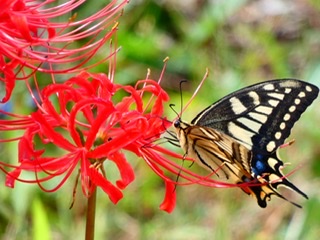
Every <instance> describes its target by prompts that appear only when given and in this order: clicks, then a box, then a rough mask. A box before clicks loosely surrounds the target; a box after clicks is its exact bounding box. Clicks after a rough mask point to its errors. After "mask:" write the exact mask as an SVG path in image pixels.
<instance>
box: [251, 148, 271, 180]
mask: <svg viewBox="0 0 320 240" xmlns="http://www.w3.org/2000/svg"><path fill="white" fill-rule="evenodd" d="M267 158H268V157H266V156H265V155H263V154H260V153H258V154H255V155H254V156H253V158H252V162H251V163H252V165H251V168H252V172H253V173H254V175H256V176H258V175H262V174H263V173H265V172H267V169H268V167H269V166H268V164H267V163H266V160H267Z"/></svg>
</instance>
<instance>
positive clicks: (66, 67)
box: [0, 0, 128, 102]
mask: <svg viewBox="0 0 320 240" xmlns="http://www.w3.org/2000/svg"><path fill="white" fill-rule="evenodd" d="M52 2H53V1H52V0H46V1H34V0H2V1H1V4H0V6H1V10H0V54H1V56H0V69H1V70H0V71H1V73H2V74H1V75H3V76H2V77H1V78H0V81H2V82H4V83H5V85H6V95H5V97H4V98H3V99H2V102H5V101H7V100H8V99H9V97H10V94H11V91H12V89H13V87H14V81H15V80H21V79H22V80H23V79H28V78H29V76H31V75H32V74H30V71H25V69H26V68H30V69H32V71H41V72H47V73H67V72H68V73H70V72H80V71H81V70H84V69H88V68H89V67H92V66H93V65H97V64H99V63H101V62H102V61H105V60H106V59H107V58H108V54H106V57H105V58H104V59H102V60H101V61H98V62H95V63H94V64H90V63H89V64H87V66H85V64H86V63H87V62H88V61H89V60H90V59H91V57H92V56H93V55H95V53H96V52H97V51H98V49H99V48H100V47H101V46H103V45H104V44H105V42H106V41H107V40H109V39H110V37H111V36H112V35H113V33H114V32H115V31H116V26H117V23H116V22H115V21H116V20H117V18H118V17H119V16H120V14H121V9H122V8H123V7H124V5H125V4H127V3H128V0H123V1H122V2H120V3H119V4H117V1H116V0H113V1H111V2H110V3H109V4H107V5H106V6H105V7H103V8H102V9H101V10H100V11H98V12H96V13H94V14H92V15H90V16H89V17H86V18H83V19H79V18H80V17H81V16H80V17H79V16H77V15H74V16H72V17H71V18H70V16H69V14H70V12H72V11H75V10H76V8H78V7H79V6H82V5H84V4H85V2H86V1H85V0H77V1H76V0H70V1H67V2H65V3H63V4H60V5H58V6H52V5H51V4H52ZM85 6H86V5H84V6H83V7H85ZM56 19H63V20H59V21H58V20H56ZM75 43H76V44H75ZM80 43H81V45H80V46H79V44H80ZM111 54H113V53H111Z"/></svg>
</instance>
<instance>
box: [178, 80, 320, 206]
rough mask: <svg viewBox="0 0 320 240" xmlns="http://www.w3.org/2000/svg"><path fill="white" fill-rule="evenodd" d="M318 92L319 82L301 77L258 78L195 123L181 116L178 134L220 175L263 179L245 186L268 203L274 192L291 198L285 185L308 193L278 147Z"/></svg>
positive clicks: (192, 154) (191, 153) (238, 179)
mask: <svg viewBox="0 0 320 240" xmlns="http://www.w3.org/2000/svg"><path fill="white" fill-rule="evenodd" d="M318 92H319V89H318V88H317V87H316V86H314V85H312V84H309V83H306V82H302V81H300V80H295V79H281V80H270V81H265V82H262V83H258V84H255V85H252V86H249V87H246V88H243V89H241V90H238V91H236V92H233V93H231V94H229V95H227V96H226V97H224V98H222V99H221V100H219V101H217V102H216V103H214V104H212V105H211V106H209V107H207V108H206V109H204V110H203V111H202V112H200V113H199V114H198V115H197V116H196V117H195V118H194V119H193V120H192V122H191V124H188V123H185V122H183V121H182V120H181V119H180V118H179V119H178V120H176V121H175V122H174V127H175V129H176V133H177V138H178V139H179V142H180V146H181V147H182V149H183V150H184V152H185V154H186V155H188V156H189V157H192V158H193V159H194V160H195V161H196V162H197V163H198V164H199V165H201V166H203V167H204V168H207V169H209V170H211V171H215V170H217V169H218V171H217V172H216V173H217V175H218V176H220V175H224V177H226V178H227V179H229V180H230V181H231V182H232V183H236V184H241V183H246V182H250V183H258V184H257V185H248V186H245V185H243V184H242V186H245V187H241V188H242V190H243V191H244V192H245V193H247V194H249V195H252V196H253V197H255V198H256V199H257V202H258V204H259V206H260V207H262V208H264V207H266V206H267V200H268V201H269V200H270V199H271V195H276V196H278V197H280V198H282V199H285V200H287V201H289V200H288V199H286V198H285V197H284V196H282V195H281V194H280V193H279V192H278V190H277V188H278V187H279V186H285V187H287V188H289V189H291V190H293V191H295V192H297V193H299V194H300V195H302V196H303V197H305V198H308V197H307V195H306V194H305V193H303V192H302V191H301V190H299V189H298V188H297V187H296V186H295V185H293V184H292V183H291V182H290V181H289V180H288V179H287V178H286V177H285V176H284V175H283V173H282V172H281V168H282V167H283V165H284V164H283V162H282V161H281V160H280V158H279V156H278V153H277V150H278V148H279V147H281V145H283V144H284V141H285V139H286V138H287V137H288V136H289V135H290V131H291V128H292V127H293V125H294V123H295V122H296V121H297V120H298V119H299V118H300V116H301V114H302V113H303V112H304V111H305V110H306V108H307V107H308V106H309V105H310V104H311V103H312V102H313V101H314V100H315V99H316V97H317V96H318ZM289 202H290V201H289ZM291 203H292V204H294V205H295V206H298V207H300V206H299V205H298V204H296V203H293V202H291Z"/></svg>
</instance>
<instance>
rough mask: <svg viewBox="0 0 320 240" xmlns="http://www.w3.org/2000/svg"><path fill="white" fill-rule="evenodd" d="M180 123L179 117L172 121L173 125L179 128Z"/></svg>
mask: <svg viewBox="0 0 320 240" xmlns="http://www.w3.org/2000/svg"><path fill="white" fill-rule="evenodd" d="M180 124H181V121H180V119H178V120H177V121H175V122H174V123H173V126H174V127H175V128H180Z"/></svg>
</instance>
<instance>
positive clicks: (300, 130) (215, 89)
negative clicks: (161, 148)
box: [0, 0, 320, 240]
mask: <svg viewBox="0 0 320 240" xmlns="http://www.w3.org/2000/svg"><path fill="white" fill-rule="evenodd" d="M97 2H98V1H97ZM101 4H102V3H101ZM88 8H99V4H98V3H97V4H96V5H94V4H91V5H88V6H86V8H79V9H78V15H81V14H85V13H86V12H87V11H88ZM90 10H91V11H93V10H94V9H90ZM119 22H120V25H119V31H118V34H117V38H118V45H119V46H121V51H120V52H119V54H118V57H117V58H118V61H117V72H116V78H115V79H116V82H118V83H121V84H134V83H135V82H136V81H137V80H139V79H144V78H145V76H146V73H147V69H148V68H150V69H151V76H152V78H153V79H158V77H159V74H160V71H161V69H162V66H163V62H162V61H163V59H164V58H165V57H167V56H169V57H170V60H169V62H168V67H167V70H166V73H165V75H164V79H163V84H162V86H163V87H164V88H165V90H167V91H168V92H169V93H170V96H171V100H170V103H174V104H176V106H177V107H176V108H177V109H180V103H181V102H180V95H179V82H180V81H181V80H188V84H186V85H184V86H183V97H184V103H186V102H187V101H188V99H189V98H190V96H191V94H192V92H193V91H194V90H195V89H196V87H197V85H198V84H199V82H200V80H201V79H202V76H203V75H204V73H205V69H206V68H209V71H210V75H209V78H208V79H207V80H206V82H205V84H204V86H203V88H202V89H201V90H200V92H199V94H198V95H197V96H196V98H195V99H194V101H193V102H192V104H191V105H190V106H189V107H188V109H187V110H186V112H185V113H184V115H183V119H184V120H186V121H191V120H192V118H193V117H194V116H195V115H196V113H198V112H199V111H201V110H202V109H203V108H205V107H206V106H208V105H210V104H211V103H213V102H214V101H216V100H218V99H219V98H221V97H223V96H224V95H226V94H228V93H230V92H232V91H235V90H237V89H239V88H241V87H244V86H247V85H249V84H253V83H257V82H260V81H263V80H268V79H274V78H286V77H292V78H298V79H303V80H305V81H308V82H311V83H313V84H315V85H317V86H318V87H319V86H320V1H318V0H292V1H289V0H256V1H249V0H207V1H206V0H171V1H170V0H162V1H160V0H153V1H152V0H140V1H138V0H131V1H130V3H129V4H128V6H127V7H126V8H125V11H124V14H123V16H122V17H121V18H120V19H119ZM96 71H101V72H106V71H107V66H106V65H101V66H100V67H99V68H97V69H96ZM318 107H319V100H316V101H315V102H314V104H313V105H312V106H311V107H310V108H309V109H308V110H307V112H306V113H305V114H304V115H303V116H302V118H301V119H300V121H299V122H298V123H297V124H296V126H295V127H294V129H293V131H292V134H291V136H290V139H295V140H296V142H295V144H294V145H293V146H290V147H288V148H285V149H282V150H281V151H280V155H281V157H282V159H284V160H285V161H288V162H291V163H292V166H291V167H290V166H289V167H287V169H288V170H292V169H293V168H294V167H297V166H300V165H301V166H302V168H301V169H299V170H298V171H297V172H296V173H295V174H294V175H292V176H291V177H290V179H291V180H292V182H293V183H295V184H296V185H297V186H298V187H299V188H300V189H301V190H303V191H304V192H306V193H307V194H308V196H309V198H310V199H309V200H305V199H302V198H300V197H299V196H298V195H297V194H295V193H291V192H289V191H286V189H281V192H282V193H284V195H286V196H287V197H288V198H290V199H291V200H292V201H295V202H297V203H299V204H301V205H302V206H303V209H298V208H296V207H294V206H292V205H291V204H289V203H287V202H285V201H283V200H281V199H279V198H276V197H273V198H272V201H271V202H269V204H268V207H267V208H266V209H261V208H259V206H258V205H257V203H256V202H255V200H254V199H252V198H250V197H249V196H247V195H245V194H244V193H243V192H242V191H241V190H239V189H212V188H205V187H202V186H197V185H194V186H188V187H181V186H180V187H178V188H177V190H176V191H177V206H176V209H175V210H174V211H173V213H171V214H167V213H165V212H162V211H160V210H159V204H160V203H161V201H162V199H163V196H164V185H163V182H162V180H161V179H160V178H159V177H158V176H156V175H155V174H154V173H153V172H152V171H151V170H150V169H149V168H148V166H147V165H146V164H145V163H144V161H143V160H142V159H137V158H136V157H135V156H131V155H130V156H128V158H130V162H132V164H133V166H134V168H135V171H136V180H135V181H134V183H133V184H131V185H130V186H129V187H128V188H127V189H126V190H125V191H124V194H125V197H124V199H123V200H121V201H120V202H119V203H118V204H117V205H116V206H115V205H113V204H112V203H111V202H110V201H109V199H108V197H107V196H106V195H105V194H104V193H103V192H101V191H99V192H98V206H97V216H96V218H97V223H96V239H115V240H122V239H123V240H124V239H125V240H131V239H132V240H135V239H159V240H160V239H161V240H162V239H173V240H180V239H181V240H182V239H188V240H189V239H190V240H204V239H259V240H260V239H261V240H263V239H286V240H292V239H319V236H320V210H319V209H320V191H319V189H320V149H319V140H320V128H319V127H318V125H317V123H319V122H318V121H320V112H319V111H318ZM166 109H167V115H168V116H169V118H170V119H173V118H174V117H175V113H173V111H172V110H171V109H170V108H169V106H167V107H166ZM3 146H4V145H2V146H1V151H2V152H9V154H8V155H7V156H6V157H8V158H15V157H16V156H15V155H16V150H15V149H16V148H15V146H14V145H12V146H11V145H10V146H6V147H7V148H9V150H3V148H4V147H3ZM172 149H175V150H176V151H179V152H181V150H180V149H178V148H172ZM2 158H4V155H3V154H2ZM192 167H193V168H195V169H196V167H195V166H192ZM0 180H1V182H3V181H4V174H2V173H1V174H0ZM73 186H74V182H73V181H69V182H68V184H65V185H64V186H63V187H62V188H61V189H60V190H59V191H57V192H55V193H52V194H49V193H44V192H42V191H41V190H40V189H39V188H38V187H37V186H35V185H34V186H31V185H28V184H22V183H18V184H17V185H16V187H15V188H14V189H8V188H6V187H4V185H2V186H1V188H0V202H1V204H0V239H8V240H9V239H41V240H45V239H53V240H55V239H84V226H85V208H86V199H85V198H84V197H83V196H82V193H81V190H80V188H78V194H77V199H76V202H75V205H74V207H73V208H72V209H71V210H69V205H70V203H71V200H72V189H73Z"/></svg>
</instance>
